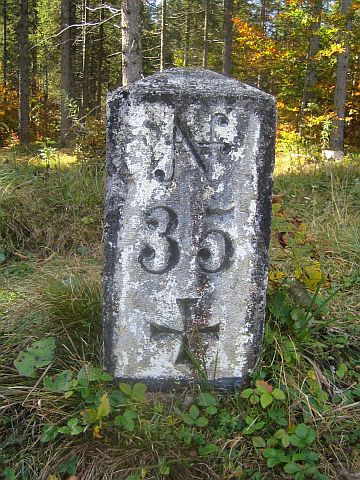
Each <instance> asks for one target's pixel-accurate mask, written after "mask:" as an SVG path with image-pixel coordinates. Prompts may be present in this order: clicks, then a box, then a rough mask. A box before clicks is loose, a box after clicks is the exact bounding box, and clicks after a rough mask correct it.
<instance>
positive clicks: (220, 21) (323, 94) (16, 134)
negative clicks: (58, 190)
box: [0, 0, 360, 151]
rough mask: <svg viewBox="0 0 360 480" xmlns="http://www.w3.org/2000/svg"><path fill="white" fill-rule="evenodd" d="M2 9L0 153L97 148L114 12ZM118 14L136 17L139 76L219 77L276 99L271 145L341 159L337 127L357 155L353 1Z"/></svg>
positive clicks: (103, 5) (117, 69)
mask: <svg viewBox="0 0 360 480" xmlns="http://www.w3.org/2000/svg"><path fill="white" fill-rule="evenodd" d="M2 3H3V5H2V7H3V8H2V15H1V18H0V22H1V27H0V28H1V33H0V55H1V58H2V61H1V67H0V68H1V70H0V78H1V82H2V83H1V84H0V139H1V144H2V145H5V146H6V145H11V144H14V143H16V142H18V141H20V142H21V143H25V144H26V143H28V142H30V141H31V142H34V141H44V140H46V141H48V140H49V139H51V140H54V141H58V140H59V139H60V140H61V145H62V146H69V145H71V144H74V141H75V142H76V141H79V140H80V143H81V142H82V141H83V140H84V136H85V132H86V137H87V138H86V140H85V141H86V142H87V143H89V144H90V145H91V144H92V143H95V144H97V145H100V144H103V143H104V139H103V132H104V127H103V122H104V106H105V99H106V93H107V92H108V91H109V90H111V89H114V88H115V87H116V86H119V85H120V84H121V82H122V76H123V75H124V72H123V71H122V58H121V57H122V51H123V50H124V48H125V46H124V45H122V40H121V38H122V30H124V28H126V25H124V23H123V24H122V23H121V8H122V6H121V1H120V0H114V1H113V2H111V3H108V2H106V1H105V0H98V1H95V0H2ZM127 3H128V4H129V5H130V7H129V8H130V9H131V8H133V7H134V6H136V4H139V5H140V10H141V13H140V30H141V35H140V36H141V50H142V59H141V57H140V61H141V60H142V65H141V67H140V68H141V70H142V74H143V75H144V76H147V75H151V74H153V73H155V72H157V71H159V70H162V69H164V68H169V67H173V66H194V67H205V68H210V69H212V70H215V71H218V72H221V71H225V73H226V74H228V75H232V76H233V77H234V78H236V79H238V80H240V81H242V82H245V83H247V84H249V85H253V86H255V87H258V88H260V89H261V90H264V91H266V92H269V93H271V94H273V95H275V96H276V98H277V101H278V106H279V138H280V139H283V140H285V141H291V142H294V141H295V142H299V141H300V142H303V143H304V142H305V143H317V144H318V145H320V146H321V147H322V148H325V149H326V148H330V149H332V150H343V138H342V130H343V127H344V125H345V144H346V146H347V147H348V148H349V149H350V151H351V149H356V148H358V147H359V146H360V128H359V127H360V125H359V124H360V63H359V44H360V15H359V12H360V9H359V5H360V3H359V0H354V1H351V0H341V1H326V0H306V1H299V0H256V1H254V0H253V1H245V0H226V1H225V4H224V2H223V0H192V1H190V0H166V1H163V2H156V1H155V0H145V1H141V2H140V1H139V0H132V1H130V2H127ZM131 5H132V7H131ZM139 48H140V47H139ZM224 50H227V53H225V51H224ZM226 57H227V58H226ZM61 118H62V120H61V121H60V119H61ZM339 129H340V133H339V132H337V131H338V130H339ZM332 131H333V133H331V132H332ZM334 132H335V133H334Z"/></svg>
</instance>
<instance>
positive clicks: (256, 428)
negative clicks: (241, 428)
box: [254, 421, 265, 430]
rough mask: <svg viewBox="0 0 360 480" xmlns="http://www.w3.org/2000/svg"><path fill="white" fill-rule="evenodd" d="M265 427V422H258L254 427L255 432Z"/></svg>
mask: <svg viewBox="0 0 360 480" xmlns="http://www.w3.org/2000/svg"><path fill="white" fill-rule="evenodd" d="M264 426H265V422H263V421H261V422H256V423H255V425H254V428H255V430H261V429H262V428H264Z"/></svg>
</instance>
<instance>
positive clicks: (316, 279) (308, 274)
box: [295, 262, 326, 291]
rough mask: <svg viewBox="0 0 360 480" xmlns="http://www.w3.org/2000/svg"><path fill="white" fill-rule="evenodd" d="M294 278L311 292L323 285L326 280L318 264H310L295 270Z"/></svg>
mask: <svg viewBox="0 0 360 480" xmlns="http://www.w3.org/2000/svg"><path fill="white" fill-rule="evenodd" d="M295 277H296V278H297V279H298V280H301V281H302V282H303V283H304V285H306V287H307V288H308V289H309V290H311V291H315V290H316V289H317V287H318V286H319V284H321V283H324V282H325V280H326V277H325V275H324V274H323V272H322V271H321V266H320V262H312V263H311V264H309V265H304V266H302V267H301V268H297V269H296V270H295Z"/></svg>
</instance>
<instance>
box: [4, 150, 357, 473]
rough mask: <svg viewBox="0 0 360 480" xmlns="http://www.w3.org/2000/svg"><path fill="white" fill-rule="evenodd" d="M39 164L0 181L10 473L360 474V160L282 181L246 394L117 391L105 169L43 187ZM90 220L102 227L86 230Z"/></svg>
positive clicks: (290, 174) (55, 176) (57, 173)
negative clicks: (107, 367)
mask: <svg viewBox="0 0 360 480" xmlns="http://www.w3.org/2000/svg"><path fill="white" fill-rule="evenodd" d="M52 154H53V155H55V154H57V153H56V152H53V153H52ZM7 158H8V157H7ZM36 158H37V157H35V158H33V159H32V160H28V159H27V158H24V159H22V160H18V159H17V160H16V161H15V159H11V160H6V162H7V163H6V164H5V167H6V168H5V171H7V175H8V177H7V178H8V179H11V181H10V183H9V186H7V185H8V184H7V181H8V180H4V178H5V177H6V176H5V177H2V179H3V180H2V182H3V183H2V184H1V185H2V187H1V188H2V189H1V197H0V202H1V203H0V209H1V215H2V218H5V219H6V224H5V226H4V225H3V224H2V227H1V235H2V242H3V243H2V247H1V248H2V250H1V252H3V254H2V256H0V263H1V266H2V271H1V273H0V282H1V284H0V314H2V317H3V321H2V324H1V325H2V330H1V336H0V342H1V348H0V364H1V365H2V368H1V373H0V398H1V405H0V448H1V453H0V472H1V473H0V476H1V475H2V476H3V478H5V479H8V480H9V479H14V478H18V479H29V480H32V479H39V480H59V479H68V478H73V479H74V478H75V477H74V476H75V475H76V478H78V479H81V480H90V479H100V478H101V479H127V480H140V479H147V480H150V479H165V478H169V479H184V478H188V479H235V478H242V479H252V480H260V479H261V480H262V479H279V478H289V479H291V478H294V479H296V480H301V479H307V478H310V479H311V478H314V479H318V480H326V479H342V478H344V479H346V478H348V479H351V478H355V476H352V475H353V474H355V473H356V472H357V471H358V470H359V463H360V462H359V460H360V457H359V454H360V451H359V443H360V442H359V439H360V428H359V420H360V413H359V412H360V409H359V405H360V403H359V402H360V371H359V364H360V354H359V347H358V345H359V333H360V326H359V318H358V310H359V288H358V287H359V282H360V275H359V270H358V266H357V264H358V258H359V255H358V254H359V250H358V246H359V244H358V238H359V237H357V238H355V237H354V236H353V233H356V232H357V233H358V224H357V222H358V219H357V218H356V216H357V215H358V205H359V189H360V188H359V180H358V179H359V177H360V172H359V168H358V166H356V164H355V161H354V160H348V164H346V163H345V164H344V165H338V166H337V165H331V166H329V165H321V164H319V163H314V164H305V165H302V166H301V168H299V167H298V165H297V164H296V165H290V166H288V165H287V166H286V168H282V170H281V171H278V172H277V176H276V191H275V193H276V195H275V196H274V206H273V207H274V215H273V235H272V243H271V263H270V273H269V289H268V312H267V322H266V329H265V337H264V347H263V351H262V354H261V358H260V359H259V363H258V367H257V368H256V370H255V372H254V373H253V375H252V378H251V381H250V384H249V385H247V386H245V387H244V389H243V390H241V391H235V392H222V391H219V390H212V389H211V388H210V387H207V386H206V385H204V386H202V387H201V388H200V387H195V386H194V387H193V388H189V389H187V390H185V391H182V392H175V391H172V392H170V393H168V394H161V393H149V392H147V391H146V387H145V386H144V385H142V384H135V385H128V384H124V383H120V384H119V383H118V382H113V381H112V379H111V377H110V376H109V374H108V373H106V372H103V371H102V369H101V367H100V352H101V345H100V343H101V335H100V333H101V262H100V261H99V259H100V255H99V253H98V252H99V248H100V247H99V240H100V236H101V209H102V207H101V201H100V190H101V189H102V180H100V177H101V176H102V173H101V172H99V171H97V173H96V175H95V176H94V172H93V171H89V170H86V171H81V169H79V165H78V164H76V162H75V163H73V164H71V165H70V166H65V165H64V166H63V167H62V168H60V167H56V168H55V166H52V167H50V169H49V170H50V171H49V173H48V175H47V177H44V178H41V177H40V178H41V181H40V180H39V176H38V175H35V176H34V173H31V172H33V170H31V169H33V168H35V167H34V165H36V162H37V161H39V160H38V159H36ZM278 168H279V167H278ZM73 175H75V178H73ZM81 177H83V178H81ZM69 182H72V184H71V185H68V183H69ZM65 184H66V186H65ZM86 185H87V188H89V190H87V189H86V188H85V186H86ZM20 187H21V188H20ZM76 188H81V189H82V190H81V192H77V193H75V190H76ZM92 188H94V191H92V190H91V189H92ZM72 189H74V190H72ZM50 190H51V192H50ZM64 191H73V192H74V193H73V194H71V195H69V196H68V197H66V196H65V197H64V196H63V192H64ZM31 192H32V195H30V196H29V194H30V193H31ZM48 195H50V198H52V200H49V198H48ZM51 195H52V197H51ZM25 198H27V207H28V210H29V212H30V213H28V215H29V217H31V218H29V219H27V218H26V202H25ZM10 199H13V200H14V203H13V208H10V205H11V201H10ZM20 200H21V201H20ZM96 202H98V203H97V204H96V205H95V203H96ZM33 203H34V205H33ZM41 205H42V206H43V207H44V205H45V206H46V208H40V206H41ZM60 205H61V206H62V207H61V208H60ZM49 209H51V215H50V214H49V211H48V210H49ZM88 216H90V217H92V218H94V222H81V218H84V217H85V218H87V217H88ZM74 219H75V223H74V224H73V225H72V226H70V225H67V222H70V221H73V220H74ZM43 221H47V222H48V227H49V229H50V230H51V231H52V233H47V231H46V228H45V227H44V226H43ZM84 225H85V227H86V228H85V227H84ZM25 226H26V228H25ZM28 230H30V232H31V234H30V235H29V233H28ZM33 231H34V233H32V232H33ZM57 234H60V235H62V240H61V241H60V240H58V238H57ZM65 239H66V240H65ZM47 242H48V243H47ZM46 248H49V249H50V251H51V252H56V255H55V256H51V255H52V254H50V255H44V254H43V252H44V249H46ZM19 255H20V256H19Z"/></svg>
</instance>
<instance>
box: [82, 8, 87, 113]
mask: <svg viewBox="0 0 360 480" xmlns="http://www.w3.org/2000/svg"><path fill="white" fill-rule="evenodd" d="M82 10H83V27H82V84H81V116H83V115H85V114H86V111H87V109H88V107H89V96H88V90H89V89H88V85H89V38H88V34H87V24H88V22H89V12H88V9H87V0H83V5H82Z"/></svg>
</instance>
